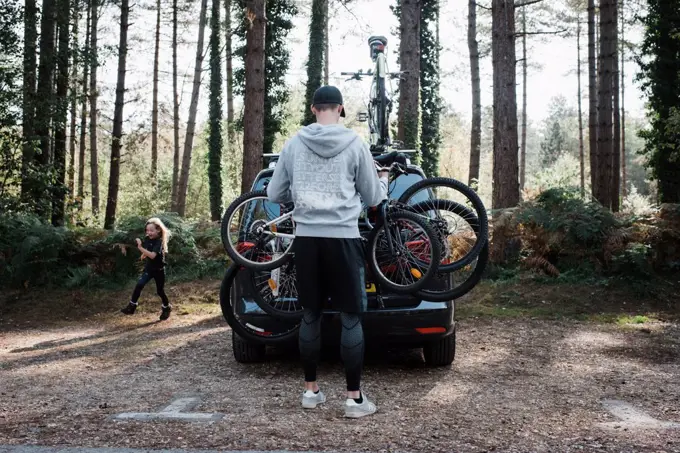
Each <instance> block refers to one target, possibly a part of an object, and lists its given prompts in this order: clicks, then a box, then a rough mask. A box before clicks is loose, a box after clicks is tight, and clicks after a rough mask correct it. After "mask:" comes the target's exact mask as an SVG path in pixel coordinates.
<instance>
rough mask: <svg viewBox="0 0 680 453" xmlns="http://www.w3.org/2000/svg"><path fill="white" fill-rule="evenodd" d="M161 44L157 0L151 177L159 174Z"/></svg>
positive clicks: (159, 11)
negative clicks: (159, 71) (159, 67)
mask: <svg viewBox="0 0 680 453" xmlns="http://www.w3.org/2000/svg"><path fill="white" fill-rule="evenodd" d="M160 44H161V0H156V42H155V47H154V54H153V94H152V101H151V179H152V180H153V184H154V187H155V186H156V178H157V175H158V63H159V61H158V59H159V53H160Z"/></svg>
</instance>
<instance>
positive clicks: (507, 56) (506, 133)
mask: <svg viewBox="0 0 680 453" xmlns="http://www.w3.org/2000/svg"><path fill="white" fill-rule="evenodd" d="M491 5H492V6H491V9H492V12H491V14H492V16H493V18H492V34H493V37H492V45H491V53H492V65H493V195H492V207H493V209H502V208H510V207H514V206H516V205H517V204H518V203H519V174H518V173H519V165H518V162H517V160H518V152H517V151H518V149H517V148H518V137H517V93H516V89H515V83H516V76H515V60H516V56H515V5H514V3H512V2H508V1H506V0H493V1H492V3H491Z"/></svg>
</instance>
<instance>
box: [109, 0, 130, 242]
mask: <svg viewBox="0 0 680 453" xmlns="http://www.w3.org/2000/svg"><path fill="white" fill-rule="evenodd" d="M129 17H130V6H129V0H121V2H120V41H119V43H118V80H117V81H116V102H115V104H114V108H113V133H112V135H111V173H110V176H109V195H108V199H107V202H106V215H105V216H104V228H106V229H107V230H110V229H112V228H113V226H114V224H115V223H116V207H117V206H118V186H119V183H120V150H121V148H122V147H123V107H124V106H125V66H126V61H127V51H128V47H127V46H128V41H127V35H128V19H129Z"/></svg>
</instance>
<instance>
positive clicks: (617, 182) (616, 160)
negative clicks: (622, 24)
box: [609, 0, 621, 212]
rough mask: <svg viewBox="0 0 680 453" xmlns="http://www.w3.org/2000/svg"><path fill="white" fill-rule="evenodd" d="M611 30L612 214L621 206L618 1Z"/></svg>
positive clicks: (613, 12) (613, 2)
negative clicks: (612, 118) (612, 110)
mask: <svg viewBox="0 0 680 453" xmlns="http://www.w3.org/2000/svg"><path fill="white" fill-rule="evenodd" d="M611 8H612V12H611V15H612V20H613V25H612V30H611V34H610V36H611V39H612V41H613V42H612V43H611V45H610V46H611V50H612V55H611V59H612V63H611V64H612V68H613V69H612V80H613V86H612V91H613V93H612V94H613V96H614V100H613V104H614V105H613V108H614V135H613V141H614V143H613V147H612V170H611V175H612V176H611V183H610V184H611V186H610V195H609V196H610V198H611V209H612V211H614V212H619V208H620V205H621V200H620V194H621V110H620V105H619V88H620V87H619V26H618V23H619V12H618V0H612V4H611Z"/></svg>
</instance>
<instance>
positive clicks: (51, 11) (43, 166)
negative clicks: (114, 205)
mask: <svg viewBox="0 0 680 453" xmlns="http://www.w3.org/2000/svg"><path fill="white" fill-rule="evenodd" d="M55 2H56V0H44V1H43V4H42V18H41V21H40V60H39V62H38V87H37V90H36V104H37V105H36V110H35V135H36V136H37V137H36V138H38V139H39V140H40V153H39V154H38V155H37V156H36V159H35V161H36V164H37V165H38V166H39V168H40V171H41V172H47V171H48V166H49V163H50V140H51V138H50V123H51V120H52V115H53V114H54V68H55V67H56V61H57V60H56V58H55V42H54V36H55V26H56V21H55V18H56V5H55ZM47 188H48V187H40V189H39V192H37V193H36V194H35V196H37V197H40V198H37V200H40V199H43V200H48V199H49V194H48V193H46V192H45V190H46V189H47ZM39 210H40V211H41V212H40V214H46V212H44V211H45V210H46V208H39Z"/></svg>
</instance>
